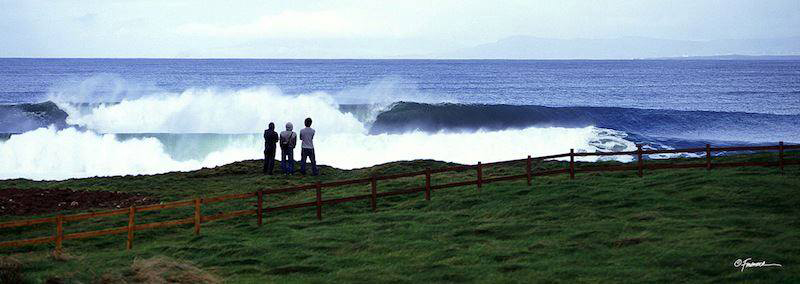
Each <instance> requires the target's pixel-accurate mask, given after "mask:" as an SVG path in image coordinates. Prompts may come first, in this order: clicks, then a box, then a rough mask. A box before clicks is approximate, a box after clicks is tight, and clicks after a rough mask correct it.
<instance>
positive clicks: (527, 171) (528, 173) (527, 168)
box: [525, 155, 531, 186]
mask: <svg viewBox="0 0 800 284" xmlns="http://www.w3.org/2000/svg"><path fill="white" fill-rule="evenodd" d="M525 175H526V177H527V178H528V186H531V155H528V160H527V161H526V164H525Z"/></svg>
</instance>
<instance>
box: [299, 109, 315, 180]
mask: <svg viewBox="0 0 800 284" xmlns="http://www.w3.org/2000/svg"><path fill="white" fill-rule="evenodd" d="M305 125H306V128H303V129H302V130H300V140H301V141H303V143H302V144H301V146H300V173H302V174H303V175H305V174H306V158H310V159H311V175H318V174H319V171H318V170H317V157H316V155H314V133H316V131H314V128H311V118H310V117H309V118H306V121H305Z"/></svg>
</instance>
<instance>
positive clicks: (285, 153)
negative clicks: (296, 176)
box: [281, 148, 294, 175]
mask: <svg viewBox="0 0 800 284" xmlns="http://www.w3.org/2000/svg"><path fill="white" fill-rule="evenodd" d="M281 169H282V170H283V173H284V174H287V175H290V174H292V173H294V149H284V148H281Z"/></svg>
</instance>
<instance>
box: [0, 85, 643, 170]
mask: <svg viewBox="0 0 800 284" xmlns="http://www.w3.org/2000/svg"><path fill="white" fill-rule="evenodd" d="M59 106H60V107H62V108H63V109H64V110H65V111H67V113H68V114H69V118H68V123H71V124H76V125H79V126H81V127H83V128H85V129H86V130H76V129H75V128H68V129H64V130H56V129H54V128H40V129H37V130H35V131H30V132H26V133H23V134H19V135H13V136H11V138H10V139H9V140H7V141H3V142H0V161H3V162H2V163H0V178H18V177H22V178H31V179H65V178H77V177H90V176H111V175H126V174H155V173H163V172H169V171H187V170H194V169H199V168H201V167H211V166H217V165H222V164H226V163H230V162H234V161H241V160H246V159H259V158H261V157H262V156H261V155H262V154H261V153H262V151H263V148H262V147H263V141H262V140H261V138H260V132H261V131H263V129H264V128H265V126H266V124H267V123H268V122H270V121H274V122H276V124H277V126H278V127H277V128H278V129H277V130H278V131H280V130H282V129H283V124H284V122H286V121H291V122H293V123H294V124H295V125H296V127H295V130H299V128H301V126H302V121H303V119H305V117H307V116H311V117H313V118H314V128H315V129H316V130H317V134H316V137H315V143H314V144H315V146H316V152H317V160H318V162H319V163H320V164H327V165H331V166H335V167H339V168H345V169H351V168H358V167H367V166H372V165H375V164H380V163H386V162H391V161H398V160H413V159H435V160H442V161H449V162H457V163H465V164H473V163H476V162H478V161H482V162H491V161H500V160H510V159H521V158H524V157H526V156H527V155H532V156H540V155H550V154H557V153H564V152H567V151H569V149H570V148H574V149H576V151H577V152H583V151H587V152H594V151H624V150H632V149H635V145H634V144H633V143H632V142H630V141H628V140H626V139H625V138H626V135H625V133H623V132H619V131H614V130H609V129H601V128H596V127H584V128H557V127H549V128H536V127H531V128H525V129H508V130H501V131H484V130H476V131H474V132H460V133H452V132H449V133H448V132H440V133H426V132H421V131H412V132H408V133H402V134H380V135H370V134H368V129H367V128H368V127H367V126H366V124H365V122H362V121H359V120H357V119H356V118H355V117H353V115H351V114H348V113H343V112H341V111H339V109H338V106H337V105H336V103H335V102H334V99H333V97H332V96H330V95H327V94H324V93H314V94H304V95H284V94H281V92H280V91H278V90H276V89H274V88H251V89H244V90H233V91H217V90H212V89H205V90H187V91H185V92H182V93H158V94H151V95H146V96H138V97H136V98H134V99H123V100H122V101H121V102H119V103H115V104H102V105H98V106H93V107H91V108H89V109H80V108H79V107H77V106H75V105H72V104H67V103H63V102H61V103H59ZM118 133H173V134H174V133H178V135H181V134H180V133H184V134H183V135H189V134H187V133H236V134H238V133H243V134H239V135H232V136H230V137H226V138H225V139H218V140H215V142H214V143H205V144H204V145H202V147H201V146H200V145H192V144H193V143H194V144H199V143H197V142H196V141H197V140H196V139H194V140H193V139H164V138H163V137H162V138H154V137H159V136H158V135H154V137H150V138H148V137H133V138H131V137H127V138H122V137H121V136H119V135H116V134H118ZM147 135H149V134H147ZM147 135H142V136H147ZM201 139H202V138H201ZM193 141H195V142H193ZM165 143H166V144H165ZM194 148H197V149H200V148H202V149H203V151H197V153H196V154H195V153H194V151H188V152H189V153H188V155H187V153H186V152H187V151H186V150H187V149H194ZM167 149H171V150H167ZM176 149H178V150H176ZM296 151H297V152H298V153H296V155H295V156H296V157H298V156H299V155H298V154H299V149H296ZM177 152H181V153H180V154H178V153H177ZM595 159H596V158H590V157H583V158H581V159H580V160H586V161H592V160H595ZM617 159H618V160H622V161H629V160H630V158H629V157H619V158H617Z"/></svg>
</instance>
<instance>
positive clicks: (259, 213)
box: [257, 190, 264, 226]
mask: <svg viewBox="0 0 800 284" xmlns="http://www.w3.org/2000/svg"><path fill="white" fill-rule="evenodd" d="M263 200H264V192H263V191H261V190H259V191H258V209H257V211H258V212H257V214H258V225H259V226H261V222H262V216H261V212H263V211H262V206H263V205H262V202H263Z"/></svg>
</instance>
